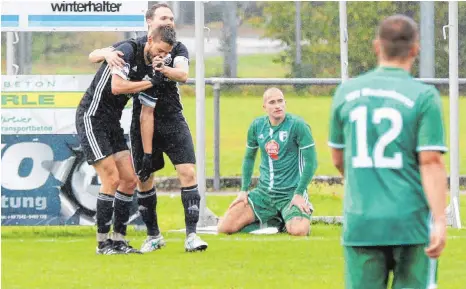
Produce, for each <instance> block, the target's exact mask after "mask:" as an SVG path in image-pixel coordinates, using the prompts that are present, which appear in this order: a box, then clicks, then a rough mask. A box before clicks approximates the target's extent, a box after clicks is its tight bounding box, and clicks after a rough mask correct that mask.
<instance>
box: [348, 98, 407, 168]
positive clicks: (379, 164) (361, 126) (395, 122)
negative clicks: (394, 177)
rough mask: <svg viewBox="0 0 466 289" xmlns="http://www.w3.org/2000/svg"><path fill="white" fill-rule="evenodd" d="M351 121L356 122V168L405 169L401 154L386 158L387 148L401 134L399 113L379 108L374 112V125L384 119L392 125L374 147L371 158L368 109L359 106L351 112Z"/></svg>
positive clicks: (394, 110) (401, 122) (354, 162)
mask: <svg viewBox="0 0 466 289" xmlns="http://www.w3.org/2000/svg"><path fill="white" fill-rule="evenodd" d="M350 119H351V121H352V122H353V121H355V122H356V145H357V152H356V156H354V157H353V167H354V168H370V167H376V168H390V169H399V168H402V167H403V159H402V155H401V152H397V153H395V154H394V155H393V157H385V156H384V152H385V148H386V147H387V146H388V145H389V144H390V143H391V142H393V141H394V140H395V139H396V138H397V137H398V135H399V134H400V132H401V129H402V127H403V119H402V117H401V114H400V112H399V111H397V110H396V109H393V108H387V107H383V108H378V109H375V110H374V113H373V117H372V123H373V124H380V123H381V122H382V120H383V119H388V120H389V121H390V123H391V126H390V129H389V130H388V131H387V132H386V133H384V134H383V135H381V136H380V138H379V139H378V140H377V142H376V143H375V146H374V152H373V157H372V158H371V157H370V156H369V149H368V147H367V107H366V106H359V107H357V108H355V109H353V110H352V111H351V112H350Z"/></svg>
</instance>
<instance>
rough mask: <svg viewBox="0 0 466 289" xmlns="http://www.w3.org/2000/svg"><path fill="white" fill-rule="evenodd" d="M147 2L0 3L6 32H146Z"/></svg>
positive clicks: (117, 0) (119, 0) (120, 0)
mask: <svg viewBox="0 0 466 289" xmlns="http://www.w3.org/2000/svg"><path fill="white" fill-rule="evenodd" d="M147 8H148V1H122V0H113V1H39V2H36V1H12V0H6V1H2V16H1V27H2V32H5V31H146V30H147V25H146V21H145V18H144V15H145V12H146V10H147Z"/></svg>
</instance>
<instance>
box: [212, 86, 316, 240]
mask: <svg viewBox="0 0 466 289" xmlns="http://www.w3.org/2000/svg"><path fill="white" fill-rule="evenodd" d="M263 107H264V110H265V111H266V112H267V115H266V116H262V117H259V118H256V119H255V120H254V121H253V122H252V124H251V126H250V127H249V131H248V136H247V146H246V154H245V156H244V160H243V177H242V187H241V192H240V193H239V195H238V197H237V198H236V200H235V201H233V203H232V204H231V205H230V207H229V208H228V210H227V212H226V213H225V216H224V218H223V219H222V220H221V221H220V222H219V225H218V231H219V232H221V233H227V234H231V233H235V232H238V231H240V230H241V229H242V228H243V227H245V226H247V225H249V224H251V223H253V222H255V221H259V222H260V223H261V224H265V223H267V222H268V221H270V220H272V219H273V218H276V217H279V218H281V219H283V220H284V221H285V226H286V230H287V232H288V233H289V234H291V235H296V236H306V235H308V234H309V230H310V218H311V214H312V211H313V208H312V205H311V204H310V202H309V201H308V195H307V186H308V185H309V183H310V182H311V179H312V177H313V175H314V172H315V170H316V168H317V159H316V152H315V145H314V140H313V138H312V134H311V129H310V127H309V126H308V125H307V124H306V123H305V122H304V120H302V119H301V118H299V117H298V116H295V115H292V114H289V113H286V112H285V109H286V105H285V98H284V96H283V93H282V92H281V91H280V90H279V89H278V88H270V89H268V90H266V91H265V93H264V96H263ZM258 149H260V151H261V164H260V178H259V184H258V186H257V187H256V188H255V189H253V190H252V191H251V192H248V189H249V186H250V183H251V177H252V173H253V169H254V162H255V159H256V154H257V151H258Z"/></svg>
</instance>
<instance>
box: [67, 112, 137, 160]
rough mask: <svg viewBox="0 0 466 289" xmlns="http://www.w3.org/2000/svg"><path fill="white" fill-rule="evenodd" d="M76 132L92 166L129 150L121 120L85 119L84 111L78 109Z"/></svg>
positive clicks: (85, 155)
mask: <svg viewBox="0 0 466 289" xmlns="http://www.w3.org/2000/svg"><path fill="white" fill-rule="evenodd" d="M76 130H77V132H78V138H79V142H80V143H81V147H82V151H83V153H84V157H85V158H86V161H87V163H88V164H90V165H92V164H95V163H96V162H97V161H99V160H101V159H104V158H106V157H108V156H111V155H113V154H116V153H118V152H121V151H125V150H128V145H127V144H126V140H125V136H124V131H123V129H122V128H121V126H120V121H119V120H116V121H111V120H108V119H106V120H103V119H100V118H95V117H92V116H91V117H84V110H81V109H79V108H78V111H77V112H76Z"/></svg>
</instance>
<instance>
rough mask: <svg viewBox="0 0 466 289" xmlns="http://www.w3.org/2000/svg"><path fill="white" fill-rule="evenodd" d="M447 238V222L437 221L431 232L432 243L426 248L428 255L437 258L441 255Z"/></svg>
mask: <svg viewBox="0 0 466 289" xmlns="http://www.w3.org/2000/svg"><path fill="white" fill-rule="evenodd" d="M446 239H447V224H446V222H435V223H434V226H433V228H432V232H431V233H430V243H429V246H428V247H427V248H426V250H425V251H426V255H427V256H429V257H430V258H433V259H436V258H438V257H440V255H441V254H442V251H443V249H444V248H445V242H446Z"/></svg>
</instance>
